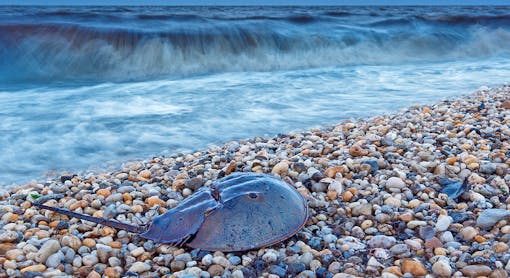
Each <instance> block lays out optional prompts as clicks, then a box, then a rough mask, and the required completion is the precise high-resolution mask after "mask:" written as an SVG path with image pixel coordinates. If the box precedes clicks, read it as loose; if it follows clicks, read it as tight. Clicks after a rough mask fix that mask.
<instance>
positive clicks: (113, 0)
mask: <svg viewBox="0 0 510 278" xmlns="http://www.w3.org/2000/svg"><path fill="white" fill-rule="evenodd" d="M0 5H122V6H129V5H170V6H187V5H207V6H209V5H224V6H244V5H311V6H312V5H340V6H341V5H510V0H486V1H483V0H464V1H459V0H429V1H423V0H344V1H341V0H315V1H313V0H259V1H255V0H244V1H239V0H237V1H236V0H188V1H182V0H180V1H178V0H132V1H121V0H75V1H70V0H0Z"/></svg>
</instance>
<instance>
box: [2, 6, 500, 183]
mask: <svg viewBox="0 0 510 278" xmlns="http://www.w3.org/2000/svg"><path fill="white" fill-rule="evenodd" d="M505 11H506V12H505ZM508 11H510V9H507V8H498V9H496V8H487V7H471V8H462V7H460V8H454V7H443V8H426V7H421V8H409V7H407V8H398V7H397V8H359V7H358V8H342V7H328V8H306V9H305V8H285V7H282V8H268V7H265V8H203V7H202V8H201V7H197V8H175V7H174V8H158V7H153V8H117V7H116V8H97V7H95V8H94V7H90V8H85V7H81V8H30V7H29V8H20V7H4V8H0V46H1V47H0V73H1V74H0V134H1V136H0V148H1V150H2V154H1V155H0V184H10V183H13V182H16V183H22V182H26V181H28V180H30V179H32V178H36V177H39V176H40V175H42V174H44V173H45V172H47V171H51V170H69V169H70V170H73V171H77V170H84V169H87V168H90V167H93V166H94V165H96V166H97V165H101V164H104V163H108V162H111V161H113V162H115V163H118V162H121V161H125V160H128V159H132V158H147V157H150V156H152V155H157V154H160V153H173V152H175V151H181V150H196V149H200V148H203V147H206V146H207V145H210V144H219V143H223V142H226V141H228V140H232V139H242V138H248V137H253V136H258V135H273V134H276V133H280V132H283V133H287V132H290V131H292V130H300V129H306V128H309V127H313V126H320V125H322V124H332V123H334V122H338V121H341V120H342V119H346V118H351V117H366V116H370V115H378V114H383V113H388V112H391V111H395V110H396V109H397V108H401V107H405V106H408V105H414V104H419V103H432V102H435V101H437V100H439V99H444V98H447V97H452V96H457V95H460V94H465V93H469V92H470V91H472V90H473V89H476V88H477V87H479V86H481V85H498V84H502V83H504V82H506V81H508V76H510V47H509V45H510V17H508Z"/></svg>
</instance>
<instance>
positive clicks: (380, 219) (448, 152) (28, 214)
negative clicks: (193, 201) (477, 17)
mask: <svg viewBox="0 0 510 278" xmlns="http://www.w3.org/2000/svg"><path fill="white" fill-rule="evenodd" d="M509 137H510V86H509V85H504V86H502V87H498V88H493V89H489V88H481V89H480V90H478V91H475V92H474V93H472V94H470V95H467V96H462V97H461V98H454V99H449V100H444V101H440V102H438V103H436V104H433V105H420V106H411V107H409V108H407V109H405V110H401V111H399V112H396V113H391V114H388V115H384V116H376V117H372V118H369V119H361V120H356V121H345V122H343V123H341V124H335V125H333V126H327V127H325V128H321V129H311V130H308V131H303V132H300V133H294V134H288V135H280V136H276V137H273V138H262V137H256V138H253V139H250V140H240V141H231V142H228V143H226V144H225V145H223V146H215V147H210V148H207V149H205V150H200V151H196V152H191V153H189V154H184V155H182V156H169V157H154V158H153V159H151V160H146V161H134V162H127V163H124V164H123V165H122V167H121V169H119V170H118V171H114V172H111V173H99V174H90V175H85V176H61V177H60V178H59V179H55V180H50V181H47V182H44V183H39V184H37V183H36V184H27V185H24V186H20V187H15V188H6V189H3V190H2V195H1V196H0V218H1V220H0V227H2V231H1V232H0V277H16V276H22V275H25V276H27V275H28V276H36V275H42V276H44V277H55V276H65V275H67V276H84V277H101V276H105V277H125V276H130V275H134V274H139V275H141V277H155V276H156V275H159V276H164V275H168V276H165V277H195V276H201V277H214V276H222V275H224V276H232V277H255V276H261V275H262V276H270V277H282V276H296V275H302V277H335V278H340V277H352V276H367V275H368V276H373V277H400V276H402V275H403V274H405V273H411V274H412V275H414V276H415V277H417V276H424V275H427V274H433V275H435V276H439V277H450V276H453V277H461V276H463V275H464V276H489V275H490V277H508V275H509V274H510V253H509V252H508V250H509V244H510V224H509V223H510V196H509V193H508V192H509V185H510V155H509V152H510V143H509V141H508V139H509ZM234 171H235V172H243V171H244V172H264V173H271V174H273V175H277V176H280V177H282V178H283V179H284V180H285V181H287V182H288V183H291V184H293V185H294V186H295V187H296V188H297V190H298V191H299V192H300V193H301V194H302V195H303V196H305V198H306V199H307V201H308V205H309V208H310V217H309V220H308V222H307V224H306V225H305V228H304V229H302V230H301V231H300V232H299V233H298V234H297V235H295V236H293V237H292V238H290V239H288V240H286V241H284V242H283V243H279V244H276V245H274V246H270V247H268V248H262V249H260V250H254V251H250V252H236V253H228V254H225V253H222V252H204V251H197V250H192V249H190V248H179V247H172V246H169V245H163V244H154V243H152V242H151V241H146V240H142V239H140V238H138V237H136V235H134V234H131V233H127V232H125V231H116V230H114V229H112V228H104V227H103V226H101V225H95V224H94V225H90V223H89V222H87V224H84V223H82V221H79V220H77V219H75V218H72V219H68V218H67V217H65V216H62V215H57V214H53V213H50V212H48V211H44V210H39V209H38V208H35V207H33V206H31V203H30V201H31V200H32V199H31V198H32V196H31V194H37V195H40V196H41V197H42V198H45V199H46V200H47V201H48V204H49V205H52V206H58V207H63V208H67V209H71V210H74V211H76V212H80V213H86V214H90V215H93V216H96V217H107V218H110V217H113V218H115V219H116V220H119V221H121V222H125V223H130V224H133V225H142V224H147V223H149V222H150V219H151V218H152V217H154V216H155V215H158V214H161V213H163V212H164V211H166V208H171V207H174V206H175V205H177V204H178V203H179V202H180V201H182V199H183V198H185V197H187V196H189V195H191V194H192V193H193V191H195V190H197V189H198V188H200V187H202V186H207V185H209V184H210V183H211V181H212V180H216V179H217V178H218V177H221V176H224V175H228V174H230V173H231V172H234ZM445 179H447V180H449V181H448V182H449V184H448V182H446V181H444V180H445ZM465 179H466V180H467V182H468V184H469V188H467V190H464V189H463V188H462V187H461V184H462V181H463V180H465ZM447 187H448V188H451V190H446V191H445V188H447ZM457 195H458V196H457ZM54 199H58V200H60V201H59V202H57V201H56V200H54ZM454 199H455V200H454ZM186 275H188V276H186ZM271 275H273V276H271ZM274 275H276V276H274ZM349 275H352V276H349Z"/></svg>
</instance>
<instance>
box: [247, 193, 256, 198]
mask: <svg viewBox="0 0 510 278" xmlns="http://www.w3.org/2000/svg"><path fill="white" fill-rule="evenodd" d="M248 197H250V199H257V197H258V195H257V193H253V192H252V193H250V194H248Z"/></svg>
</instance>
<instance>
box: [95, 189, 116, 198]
mask: <svg viewBox="0 0 510 278" xmlns="http://www.w3.org/2000/svg"><path fill="white" fill-rule="evenodd" d="M96 194H97V195H101V196H103V197H105V198H106V197H108V196H110V195H111V194H112V193H111V192H110V190H108V189H106V188H102V189H99V190H98V191H97V192H96Z"/></svg>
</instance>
